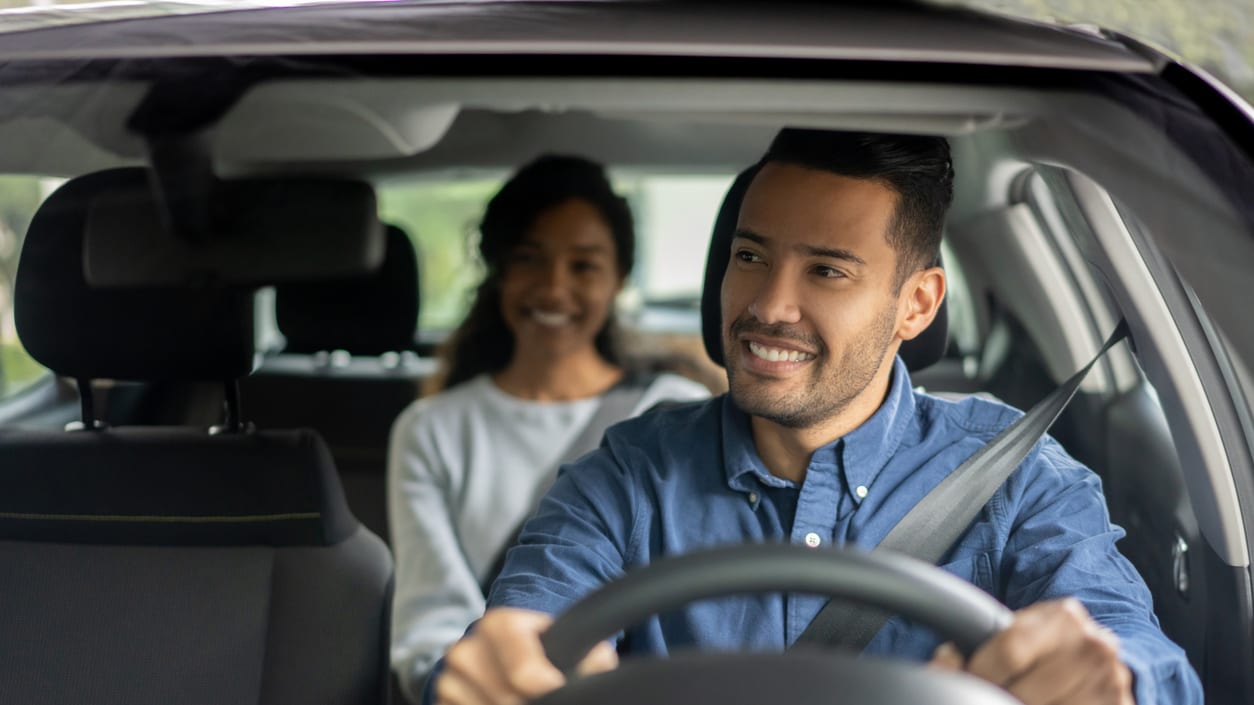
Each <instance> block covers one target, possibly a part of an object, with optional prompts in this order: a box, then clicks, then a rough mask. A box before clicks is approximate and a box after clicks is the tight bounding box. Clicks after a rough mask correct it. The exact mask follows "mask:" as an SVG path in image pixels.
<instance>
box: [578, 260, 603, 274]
mask: <svg viewBox="0 0 1254 705" xmlns="http://www.w3.org/2000/svg"><path fill="white" fill-rule="evenodd" d="M572 267H573V268H574V270H575V271H576V272H579V273H581V274H582V273H587V272H598V271H600V270H601V265H600V263H598V262H593V261H590V260H589V261H581V262H575V263H574V264H573V265H572Z"/></svg>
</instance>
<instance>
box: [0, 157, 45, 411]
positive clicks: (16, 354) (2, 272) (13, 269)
mask: <svg viewBox="0 0 1254 705" xmlns="http://www.w3.org/2000/svg"><path fill="white" fill-rule="evenodd" d="M57 183H58V181H57V180H51V179H42V178H38V177H32V176H0V400H4V399H8V398H11V397H13V396H15V395H17V394H21V393H22V392H23V391H25V390H26V389H29V388H30V387H31V385H33V384H34V383H35V382H38V381H39V380H41V379H43V378H44V377H46V376H48V375H49V374H51V373H50V372H48V370H47V369H45V368H44V367H42V366H41V365H40V364H39V363H37V362H35V361H34V360H33V359H31V357H30V355H27V354H26V349H25V348H23V347H22V341H20V340H19V339H18V337H17V327H16V325H15V324H14V319H13V282H14V279H15V275H16V274H17V262H18V255H19V254H20V253H21V250H22V240H23V238H24V237H25V236H26V229H27V227H28V226H29V225H30V220H31V217H32V216H33V215H34V214H35V209H36V208H38V207H39V204H40V203H42V202H43V199H44V198H45V197H46V196H47V195H48V194H49V193H51V191H52V190H53V189H54V188H55V187H56V185H57Z"/></svg>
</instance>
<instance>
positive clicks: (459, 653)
mask: <svg viewBox="0 0 1254 705" xmlns="http://www.w3.org/2000/svg"><path fill="white" fill-rule="evenodd" d="M488 648H489V646H488V644H487V642H486V641H484V640H482V639H473V638H467V639H462V640H461V641H459V642H457V643H456V644H454V645H453V648H451V649H449V652H448V654H447V655H446V656H445V659H444V672H443V673H441V674H440V677H439V679H438V680H436V682H435V699H436V703H438V705H513V704H514V703H521V702H522V698H521V697H519V696H517V695H515V694H512V693H511V692H510V691H509V687H508V686H507V685H506V684H505V680H504V679H503V678H502V677H501V674H500V673H498V672H497V671H496V669H495V668H493V665H494V660H493V659H492V657H491V655H490V654H488Z"/></svg>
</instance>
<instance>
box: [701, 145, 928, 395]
mask: <svg viewBox="0 0 1254 705" xmlns="http://www.w3.org/2000/svg"><path fill="white" fill-rule="evenodd" d="M760 169H761V165H760V164H755V165H753V166H751V167H749V168H748V169H745V170H744V171H742V172H740V174H738V175H737V176H736V178H735V180H733V181H732V185H731V186H730V187H729V188H728V189H727V195H726V196H724V197H723V203H722V205H721V206H719V211H718V215H717V217H716V218H715V219H714V233H713V235H712V236H711V237H710V251H709V254H707V255H706V260H705V279H704V282H703V286H702V289H701V336H702V338H703V340H704V342H705V351H706V353H708V354H709V356H710V359H711V360H713V361H714V362H715V363H716V364H718V365H722V364H723V316H722V309H721V306H720V303H719V297H720V291H721V289H722V286H723V274H724V272H726V271H727V264H728V262H730V261H731V243H732V240H733V239H734V238H735V235H736V222H737V220H739V218H740V204H741V202H742V201H744V198H745V192H746V191H748V190H749V184H750V183H751V182H752V181H753V177H754V176H756V175H757V173H758V171H759V170H760ZM948 311H949V308H948V306H947V304H946V303H945V302H944V301H942V302H941V306H940V309H939V310H938V311H937V312H936V318H935V319H933V320H932V324H931V325H929V326H928V327H927V328H926V329H925V330H924V331H923V332H922V333H920V334H919V335H918V336H916V337H915V338H914V339H913V340H907V341H905V342H903V343H902V344H901V348H900V349H899V351H898V354H899V355H900V356H901V359H902V361H903V362H904V363H905V364H906V369H908V370H910V371H911V372H917V371H919V370H922V369H925V368H927V367H929V366H931V365H933V364H935V363H936V362H937V361H939V360H940V359H941V358H942V357H944V355H945V346H946V345H947V343H948V341H949V313H948Z"/></svg>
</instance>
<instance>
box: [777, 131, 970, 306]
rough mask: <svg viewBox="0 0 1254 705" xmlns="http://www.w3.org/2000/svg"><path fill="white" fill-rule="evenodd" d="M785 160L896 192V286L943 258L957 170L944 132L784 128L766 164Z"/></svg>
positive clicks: (892, 240) (892, 241)
mask: <svg viewBox="0 0 1254 705" xmlns="http://www.w3.org/2000/svg"><path fill="white" fill-rule="evenodd" d="M766 162H781V163H784V164H795V165H797V166H802V167H806V168H808V169H817V170H820V171H828V172H831V173H833V174H839V175H841V176H847V177H850V178H854V179H871V180H874V181H879V182H881V183H883V184H884V185H885V186H887V187H888V188H890V189H892V191H893V192H894V193H896V194H897V210H896V213H894V215H893V222H892V226H891V227H890V228H889V232H888V244H889V245H890V246H892V248H893V249H894V250H895V251H896V253H897V275H896V278H895V283H894V288H897V289H899V288H900V287H901V285H902V284H903V283H904V282H905V280H906V278H907V277H909V276H910V275H911V274H913V273H914V272H916V271H918V270H920V269H924V268H926V267H931V266H933V265H935V264H936V263H937V262H938V261H939V259H940V241H941V231H942V230H943V228H944V225H945V211H947V210H948V209H949V204H950V203H952V202H953V199H954V169H953V164H952V163H951V161H950V157H949V142H948V141H947V140H946V139H945V138H944V137H924V136H917V135H889V134H878V133H870V132H834V131H829V130H805V129H798V128H791V127H790V128H784V129H783V130H781V131H780V133H779V134H778V135H776V136H775V139H774V140H773V141H772V142H771V146H770V148H769V149H768V150H767V152H766V156H764V157H762V163H766Z"/></svg>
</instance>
